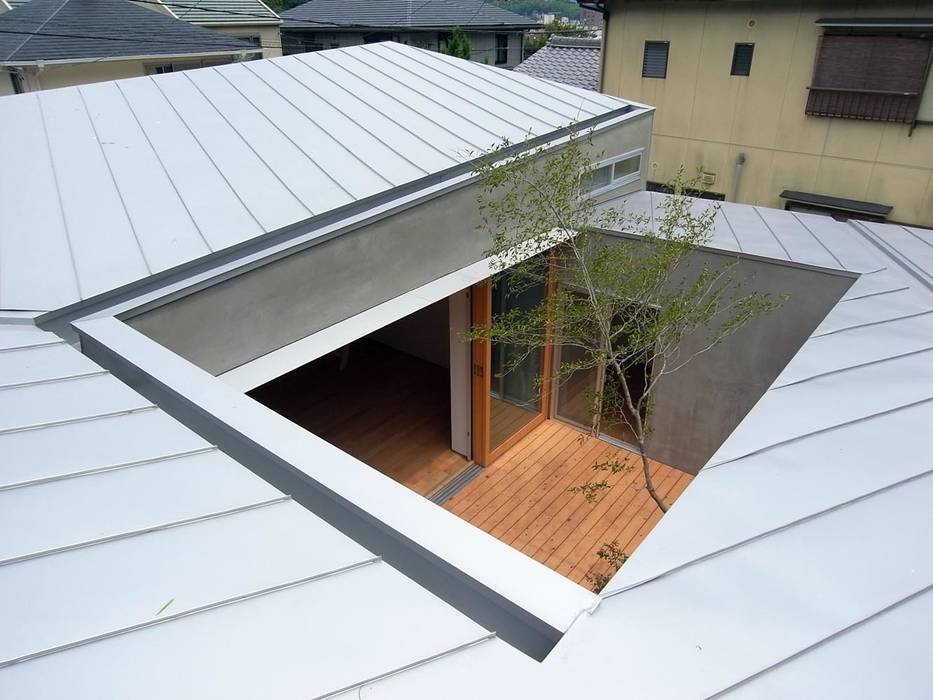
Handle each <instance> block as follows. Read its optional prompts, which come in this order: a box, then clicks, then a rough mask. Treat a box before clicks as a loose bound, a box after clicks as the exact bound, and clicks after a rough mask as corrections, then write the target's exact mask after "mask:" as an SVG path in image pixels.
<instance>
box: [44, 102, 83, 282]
mask: <svg viewBox="0 0 933 700" xmlns="http://www.w3.org/2000/svg"><path fill="white" fill-rule="evenodd" d="M40 95H41V91H39V92H36V106H37V107H38V108H39V119H40V121H41V122H42V133H43V134H45V152H46V155H47V156H48V158H49V168H50V169H51V171H52V179H53V180H54V181H55V198H56V200H57V201H58V212H59V214H60V215H61V217H62V229H64V233H65V242H66V243H67V244H68V257H69V258H70V259H71V271H72V273H74V283H75V290H76V291H77V292H78V299H84V290H83V289H81V275H79V274H78V261H77V260H76V259H75V248H74V243H73V242H72V240H71V229H70V227H69V226H68V217H67V216H66V214H65V202H64V201H63V200H62V183H61V180H59V177H58V168H57V167H56V166H55V156H54V155H53V154H52V140H51V139H50V138H49V125H48V123H47V121H46V118H45V108H44V107H43V106H42V98H41V97H40Z"/></svg>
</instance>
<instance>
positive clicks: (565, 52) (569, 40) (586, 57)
mask: <svg viewBox="0 0 933 700" xmlns="http://www.w3.org/2000/svg"><path fill="white" fill-rule="evenodd" d="M601 44H602V42H601V40H599V39H588V38H582V37H560V36H552V37H551V38H550V39H549V40H548V43H547V44H546V45H545V46H544V47H543V48H541V49H539V50H538V51H535V52H534V53H533V54H532V55H531V56H529V57H528V58H527V59H525V60H524V61H522V62H521V63H520V64H518V66H516V67H515V70H517V71H519V72H521V73H527V74H528V75H533V76H535V77H536V78H545V79H547V80H556V81H557V82H559V83H566V84H567V85H574V86H576V87H581V88H586V89H587V90H599V65H600V63H599V51H600V46H601Z"/></svg>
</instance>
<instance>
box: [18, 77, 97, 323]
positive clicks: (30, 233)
mask: <svg viewBox="0 0 933 700" xmlns="http://www.w3.org/2000/svg"><path fill="white" fill-rule="evenodd" d="M41 122H42V114H41V111H40V109H39V102H38V98H37V97H36V96H35V95H33V96H31V97H29V98H26V99H21V100H18V101H16V102H15V103H12V104H9V105H8V106H7V109H6V110H5V112H4V126H3V128H2V129H0V152H2V153H4V154H5V159H8V163H11V164H12V163H15V164H16V167H15V168H13V167H3V168H0V308H4V309H27V310H29V309H35V308H36V307H40V308H42V307H44V308H55V307H58V306H63V305H65V304H67V303H69V301H70V300H72V299H74V298H76V297H79V296H80V295H81V291H80V289H79V287H78V282H77V275H76V272H75V268H74V261H73V258H72V256H71V252H70V249H71V244H70V242H69V240H68V231H67V229H66V228H65V223H64V219H63V212H62V208H61V202H60V200H59V198H58V191H57V189H56V188H55V187H54V186H51V187H42V188H38V189H35V190H33V189H30V190H28V194H27V190H25V188H24V187H23V183H30V182H44V183H51V182H53V181H54V171H53V167H52V164H51V162H50V160H49V149H48V143H47V142H45V141H44V140H43V139H42V138H41V137H40V134H41V132H38V131H36V130H35V129H34V128H30V127H32V126H34V125H35V124H37V123H41ZM3 231H9V232H14V231H16V232H20V233H19V234H18V235H11V234H9V233H8V234H7V235H3V234H2V232H3ZM39 269H41V270H43V271H44V273H45V274H44V276H43V278H42V279H41V282H40V281H39V280H38V279H37V276H36V274H35V270H39ZM27 290H32V293H31V294H28V293H27V294H24V293H25V292H27Z"/></svg>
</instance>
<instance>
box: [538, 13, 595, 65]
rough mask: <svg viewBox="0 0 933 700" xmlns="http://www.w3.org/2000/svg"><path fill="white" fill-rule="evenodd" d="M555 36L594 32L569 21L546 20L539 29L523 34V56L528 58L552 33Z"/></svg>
mask: <svg viewBox="0 0 933 700" xmlns="http://www.w3.org/2000/svg"><path fill="white" fill-rule="evenodd" d="M555 34H556V35H557V36H580V37H595V36H596V32H594V31H593V30H592V29H589V28H587V27H581V26H579V25H576V24H571V23H570V22H564V21H563V20H559V19H558V20H555V21H553V22H548V23H547V24H545V25H544V27H542V29H541V31H534V32H529V33H528V34H527V35H526V36H525V55H524V58H528V57H529V56H531V54H533V53H534V52H535V51H537V50H538V49H542V48H544V46H545V45H546V44H547V43H548V41H550V40H551V37H552V36H554V35H555Z"/></svg>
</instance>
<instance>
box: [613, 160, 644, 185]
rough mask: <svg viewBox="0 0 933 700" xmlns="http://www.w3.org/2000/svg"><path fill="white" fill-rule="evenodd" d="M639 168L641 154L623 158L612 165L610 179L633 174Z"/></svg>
mask: <svg viewBox="0 0 933 700" xmlns="http://www.w3.org/2000/svg"><path fill="white" fill-rule="evenodd" d="M639 170H641V156H632V157H631V158H626V159H625V160H620V161H618V162H617V163H616V164H615V165H613V166H612V179H613V180H619V179H621V178H623V177H628V176H629V175H634V174H635V173H637V172H638V171H639Z"/></svg>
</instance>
